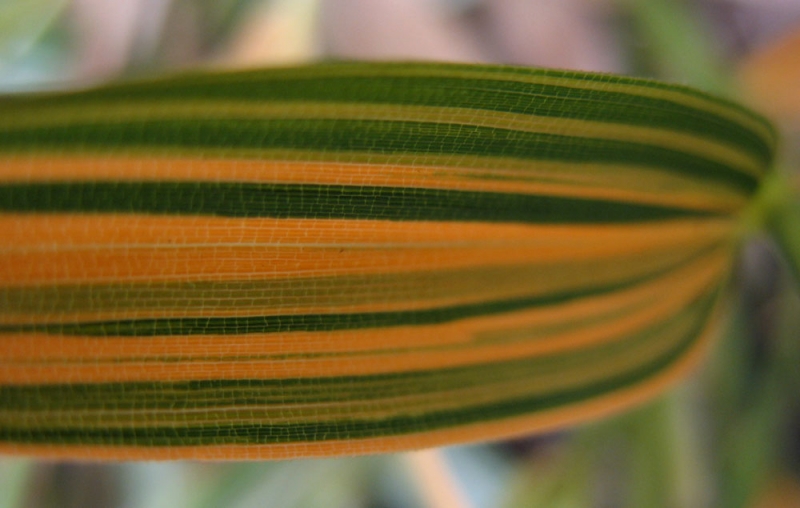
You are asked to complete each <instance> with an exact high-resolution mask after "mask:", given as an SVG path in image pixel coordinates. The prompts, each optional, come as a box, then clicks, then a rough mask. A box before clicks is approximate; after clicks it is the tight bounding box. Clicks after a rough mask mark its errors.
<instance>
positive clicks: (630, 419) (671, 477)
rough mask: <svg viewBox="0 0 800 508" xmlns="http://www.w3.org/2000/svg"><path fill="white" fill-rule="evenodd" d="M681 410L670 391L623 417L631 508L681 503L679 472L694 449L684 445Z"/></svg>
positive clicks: (663, 507)
mask: <svg viewBox="0 0 800 508" xmlns="http://www.w3.org/2000/svg"><path fill="white" fill-rule="evenodd" d="M682 410H683V408H681V405H680V401H679V397H678V395H677V394H676V393H675V392H674V391H673V392H670V393H669V394H667V395H666V396H663V397H660V398H658V399H657V400H656V401H654V402H652V403H650V404H648V405H647V406H645V407H643V408H641V409H639V410H637V411H634V412H632V413H630V414H629V415H627V416H626V417H624V422H623V428H624V429H625V430H626V431H627V432H626V438H627V440H628V443H629V450H630V452H629V453H630V459H631V460H630V472H629V486H630V488H629V490H628V498H627V501H628V503H627V505H628V506H630V507H631V508H634V507H641V506H647V507H648V508H675V507H678V506H684V505H683V504H682V503H681V498H682V497H684V496H683V495H682V494H683V492H682V490H683V489H682V488H683V487H684V486H683V485H681V483H682V482H681V477H682V474H681V472H682V471H684V470H685V469H686V468H687V467H688V468H690V469H691V468H692V467H693V466H694V465H695V463H696V462H697V460H698V459H697V457H696V455H697V454H698V451H697V450H696V449H693V448H692V447H691V446H684V445H685V444H687V443H691V441H692V440H691V439H687V437H686V436H684V434H685V432H686V430H687V429H686V428H684V427H683V426H681V425H679V420H678V417H679V413H680V412H681V411H682Z"/></svg>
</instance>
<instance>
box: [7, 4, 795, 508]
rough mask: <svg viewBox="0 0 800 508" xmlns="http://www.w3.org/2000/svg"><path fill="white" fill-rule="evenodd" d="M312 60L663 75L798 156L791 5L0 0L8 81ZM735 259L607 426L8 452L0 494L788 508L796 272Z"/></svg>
mask: <svg viewBox="0 0 800 508" xmlns="http://www.w3.org/2000/svg"><path fill="white" fill-rule="evenodd" d="M325 58H355V59H427V60H449V61H468V62H501V63H512V64H521V65H536V66H546V67H560V68H575V69H581V70H595V71H608V72H617V73H624V74H631V75H639V76H649V77H656V78H660V79H666V80H670V81H677V82H681V83H685V84H689V85H693V86H696V87H699V88H703V89H706V90H709V91H712V92H715V93H720V94H723V95H727V96H730V97H733V98H735V99H738V100H742V101H744V102H746V103H749V104H751V105H752V106H754V107H755V108H757V109H759V110H761V111H762V112H764V113H766V114H768V115H769V116H770V117H771V118H772V119H773V120H774V121H775V122H776V123H777V124H778V125H779V126H780V128H781V130H782V138H783V144H782V150H783V153H782V154H781V158H780V166H781V167H782V168H786V169H785V170H790V169H791V168H794V169H797V168H798V167H800V163H799V162H798V161H800V143H799V142H798V141H800V1H798V0H702V1H701V0H694V1H689V0H681V1H679V0H114V1H113V2H109V1H108V0H2V2H0V90H2V91H6V92H13V91H20V90H34V89H53V88H65V87H74V86H87V85H91V84H94V83H100V82H104V81H107V80H111V79H120V78H127V77H135V76H142V75H154V74H161V73H167V72H175V70H176V69H181V68H188V67H193V68H194V67H210V68H238V67H254V66H265V65H284V64H289V63H300V62H306V61H312V60H319V59H325ZM794 181H795V182H798V179H797V178H795V179H794ZM797 234H798V235H800V231H798V232H797ZM795 236H796V235H795ZM739 268H740V269H739V270H738V271H737V274H736V276H735V278H734V281H733V286H734V289H735V291H734V294H735V295H736V296H734V297H733V298H731V304H730V307H731V309H730V310H731V312H730V315H731V318H730V319H729V320H728V322H727V325H726V326H725V327H724V329H723V330H721V331H720V340H719V341H718V346H717V348H716V349H715V353H714V354H713V357H712V358H711V359H709V361H707V362H706V363H705V365H704V367H703V368H702V369H701V370H700V371H699V372H697V373H696V374H695V375H694V376H693V377H692V378H691V379H689V380H687V381H686V382H684V383H683V384H681V385H680V386H679V387H677V388H675V389H674V390H672V391H671V392H670V393H669V394H667V395H665V396H664V397H662V398H661V399H660V400H657V401H655V402H652V403H650V404H648V405H647V406H645V407H641V408H638V409H636V410H634V411H632V412H630V413H628V414H624V415H620V416H618V417H616V418H612V419H610V420H607V421H602V422H597V423H593V424H588V425H584V426H582V427H580V428H576V429H570V430H566V431H564V432H562V433H559V434H557V435H548V436H535V437H530V438H527V439H520V440H517V441H513V442H505V443H495V444H488V445H474V446H465V447H457V448H451V449H446V450H443V451H434V452H423V453H416V454H405V455H403V454H401V455H390V456H375V457H361V458H352V459H348V458H345V459H325V460H298V461H288V462H275V463H241V464H236V463H226V464H213V463H152V464H147V463H123V464H69V463H61V464H49V463H41V462H38V461H34V460H29V459H24V458H0V508H6V507H8V508H12V507H31V508H33V507H51V506H52V507H72V506H75V507H78V506H80V507H87V508H91V507H112V506H119V507H126V508H136V507H148V508H152V507H159V506H164V507H212V506H229V507H248V506H259V507H263V506H275V507H292V506H298V507H301V506H302V507H315V506H319V507H323V506H324V507H326V508H327V507H337V506H341V507H345V506H347V507H375V508H377V507H386V508H394V507H398V508H400V507H416V506H431V507H445V506H447V507H454V508H457V507H460V506H463V507H475V508H481V507H497V506H507V507H517V506H544V507H551V506H552V507H616V506H629V507H681V508H684V507H686V508H704V507H717V506H719V507H724V508H729V507H750V506H755V507H758V508H766V507H778V508H780V507H800V482H799V481H798V478H799V477H798V475H800V312H799V311H800V298H799V297H798V291H797V290H798V287H800V286H798V285H797V284H794V285H793V284H792V283H791V281H790V279H789V277H788V269H787V268H786V266H785V264H784V261H783V260H782V259H781V258H780V256H779V255H778V254H777V250H776V249H775V248H774V246H773V245H772V243H770V240H769V239H767V238H765V237H761V236H758V237H755V238H753V240H752V241H751V242H749V243H748V244H747V245H745V246H743V248H742V253H741V256H740V267H739Z"/></svg>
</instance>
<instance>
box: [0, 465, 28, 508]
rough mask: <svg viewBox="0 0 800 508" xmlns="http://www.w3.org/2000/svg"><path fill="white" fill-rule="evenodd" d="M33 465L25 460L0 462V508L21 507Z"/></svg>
mask: <svg viewBox="0 0 800 508" xmlns="http://www.w3.org/2000/svg"><path fill="white" fill-rule="evenodd" d="M32 470H33V463H32V462H31V461H28V460H25V459H16V458H15V459H9V458H7V459H4V460H3V461H2V462H0V508H16V507H17V506H22V500H23V498H24V495H25V491H26V488H27V487H28V483H29V478H30V475H31V471H32Z"/></svg>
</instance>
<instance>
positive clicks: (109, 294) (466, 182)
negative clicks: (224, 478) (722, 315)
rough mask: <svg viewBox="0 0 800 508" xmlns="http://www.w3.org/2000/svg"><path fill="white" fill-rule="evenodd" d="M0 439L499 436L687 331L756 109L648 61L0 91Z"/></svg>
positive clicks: (101, 441)
mask: <svg viewBox="0 0 800 508" xmlns="http://www.w3.org/2000/svg"><path fill="white" fill-rule="evenodd" d="M0 111H2V117H0V212H1V214H0V231H3V233H2V240H1V242H2V243H0V450H2V451H3V452H8V453H26V454H39V455H48V456H62V457H66V456H73V457H74V456H80V457H92V458H136V459H141V458H147V459H150V458H208V459H240V458H284V457H296V456H310V455H333V454H354V453H368V452H383V451H391V450H400V449H409V448H418V447H424V446H435V445H442V444H448V443H457V442H466V441H473V440H481V439H489V438H499V437H505V436H513V435H519V434H523V433H529V432H534V431H542V430H547V429H553V428H557V427H560V426H563V425H567V424H571V423H574V422H578V421H582V420H585V419H587V418H591V417H596V416H601V415H604V414H607V413H610V412H612V411H615V410H618V409H620V408H624V407H627V406H629V405H631V404H634V403H636V402H639V401H642V400H644V399H647V398H649V397H651V396H652V395H654V394H656V393H659V392H660V391H662V390H663V389H664V388H665V387H667V386H668V385H669V384H670V383H672V382H673V381H675V380H676V379H678V378H680V377H681V376H682V375H683V374H684V373H686V372H687V370H688V369H689V368H690V367H691V366H692V365H694V364H695V363H696V361H697V359H698V358H699V357H701V356H702V354H703V352H704V351H705V350H706V349H707V345H708V343H709V339H710V338H711V337H712V336H713V333H714V322H715V316H716V315H717V314H718V311H717V307H718V301H719V299H720V288H721V287H722V285H723V283H724V281H725V280H726V277H727V274H728V272H729V269H730V266H731V261H732V255H733V253H734V249H735V245H736V240H737V233H738V224H739V220H738V219H739V216H740V215H741V213H742V211H743V210H744V209H745V208H746V207H747V205H748V203H749V201H750V199H751V197H752V195H753V193H754V192H755V191H756V189H757V187H758V185H759V181H760V179H761V178H762V176H763V175H764V174H765V172H766V171H767V168H768V167H769V165H770V161H771V157H772V152H773V144H774V133H773V130H772V128H771V127H770V126H769V125H768V124H767V123H766V122H765V121H764V120H763V119H761V118H760V117H758V116H756V115H754V114H752V113H750V112H748V111H746V110H744V109H742V108H740V107H738V106H736V105H734V104H731V103H729V102H727V101H724V100H721V99H717V98H714V97H711V96H708V95H706V94H704V93H700V92H697V91H693V90H690V89H687V88H684V87H680V86H673V85H666V84H660V83H656V82H651V81H644V80H637V79H630V78H623V77H614V76H606V75H596V74H586V73H579V72H561V71H550V70H533V69H521V68H509V67H491V66H465V65H432V64H351V63H339V64H324V65H314V66H308V67H299V68H286V69H275V70H264V71H253V72H236V73H223V74H188V75H183V76H178V77H172V78H166V79H159V80H153V81H147V82H138V83H130V84H120V85H113V86H107V87H104V88H99V89H95V90H89V91H82V92H75V93H62V94H54V95H37V96H19V97H9V98H6V99H3V100H2V102H0Z"/></svg>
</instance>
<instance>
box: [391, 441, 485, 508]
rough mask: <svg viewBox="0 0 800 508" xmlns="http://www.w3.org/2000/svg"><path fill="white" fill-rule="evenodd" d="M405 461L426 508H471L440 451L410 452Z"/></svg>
mask: <svg viewBox="0 0 800 508" xmlns="http://www.w3.org/2000/svg"><path fill="white" fill-rule="evenodd" d="M406 461H407V462H408V466H409V470H410V472H411V476H412V478H414V480H415V482H416V483H417V485H418V486H419V487H418V488H419V492H420V494H421V495H422V498H423V499H424V500H425V503H426V506H427V507H428V508H471V506H472V505H471V504H470V502H469V500H468V499H467V495H466V493H465V492H464V490H463V489H461V487H460V486H459V485H458V482H457V480H456V478H455V477H454V475H453V470H452V469H451V468H450V467H449V466H448V464H447V460H446V459H445V457H444V454H443V453H442V452H441V450H439V449H435V448H434V449H430V450H421V451H418V452H410V453H407V454H406Z"/></svg>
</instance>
